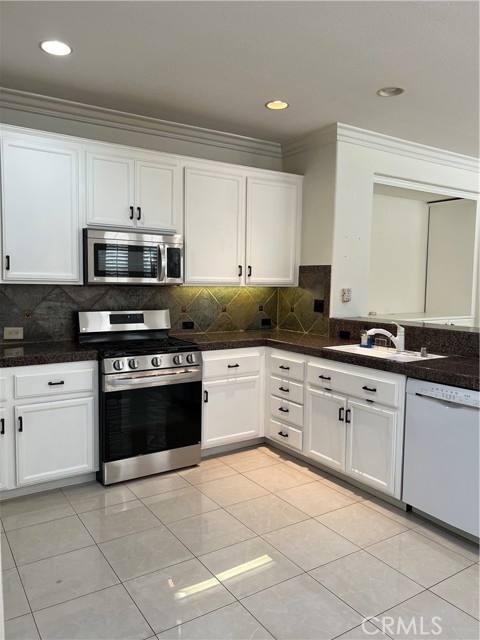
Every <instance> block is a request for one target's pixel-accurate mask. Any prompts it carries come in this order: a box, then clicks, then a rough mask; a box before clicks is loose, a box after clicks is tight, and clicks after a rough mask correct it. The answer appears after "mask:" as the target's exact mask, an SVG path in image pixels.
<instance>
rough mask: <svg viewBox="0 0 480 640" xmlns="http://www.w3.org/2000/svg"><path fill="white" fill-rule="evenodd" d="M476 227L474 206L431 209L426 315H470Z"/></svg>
mask: <svg viewBox="0 0 480 640" xmlns="http://www.w3.org/2000/svg"><path fill="white" fill-rule="evenodd" d="M475 226H476V206H475V202H472V201H470V200H453V201H451V202H438V203H435V204H432V205H430V225H429V227H430V229H429V241H428V276H427V297H426V307H425V312H426V314H427V315H430V316H448V315H452V316H462V315H465V316H469V315H470V314H471V313H472V288H473V287H474V286H475V282H474V278H475V267H476V265H475V262H474V256H475Z"/></svg>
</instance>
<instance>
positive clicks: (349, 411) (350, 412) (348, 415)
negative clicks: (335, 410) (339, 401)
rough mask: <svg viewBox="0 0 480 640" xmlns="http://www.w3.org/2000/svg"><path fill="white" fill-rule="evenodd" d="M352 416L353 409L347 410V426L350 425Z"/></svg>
mask: <svg viewBox="0 0 480 640" xmlns="http://www.w3.org/2000/svg"><path fill="white" fill-rule="evenodd" d="M351 414H352V410H351V409H347V412H346V413H345V422H346V423H347V424H350V422H351V420H350V416H351Z"/></svg>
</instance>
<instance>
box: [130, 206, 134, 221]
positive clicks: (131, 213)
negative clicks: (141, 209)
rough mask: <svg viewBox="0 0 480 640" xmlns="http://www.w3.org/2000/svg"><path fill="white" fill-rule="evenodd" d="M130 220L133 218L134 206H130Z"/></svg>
mask: <svg viewBox="0 0 480 640" xmlns="http://www.w3.org/2000/svg"><path fill="white" fill-rule="evenodd" d="M130 220H133V207H130Z"/></svg>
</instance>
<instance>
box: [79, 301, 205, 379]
mask: <svg viewBox="0 0 480 640" xmlns="http://www.w3.org/2000/svg"><path fill="white" fill-rule="evenodd" d="M78 316H79V317H78V321H79V327H80V333H79V341H80V342H82V343H85V342H88V343H89V344H91V345H92V346H94V347H95V348H96V349H97V350H98V352H99V353H100V359H101V368H102V373H104V374H111V373H119V372H123V373H128V372H132V371H152V370H157V369H169V368H177V367H181V366H183V367H185V366H186V367H188V366H195V367H199V366H201V364H202V356H201V354H199V353H197V352H198V351H199V350H200V347H199V346H198V345H196V344H195V343H192V342H188V341H187V340H182V339H181V338H175V337H172V336H169V335H168V329H170V313H169V311H168V309H167V310H158V311H90V312H80V313H79V314H78Z"/></svg>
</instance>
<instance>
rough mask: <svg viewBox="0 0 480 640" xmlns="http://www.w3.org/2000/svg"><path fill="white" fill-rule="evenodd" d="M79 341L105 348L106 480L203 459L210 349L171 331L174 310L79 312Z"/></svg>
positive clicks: (102, 473)
mask: <svg viewBox="0 0 480 640" xmlns="http://www.w3.org/2000/svg"><path fill="white" fill-rule="evenodd" d="M78 320H79V342H82V343H89V344H91V345H92V346H94V347H95V348H96V349H97V350H98V351H99V354H100V403H99V404H100V420H99V426H100V429H99V431H100V470H99V472H98V474H97V477H98V480H99V481H100V482H102V483H103V484H105V485H107V484H112V483H114V482H120V481H122V480H128V479H132V478H138V477H141V476H147V475H151V474H154V473H159V472H162V471H170V470H172V469H178V468H180V467H186V466H190V465H194V464H198V463H199V462H200V441H201V415H202V408H201V400H202V354H201V352H200V351H199V349H198V347H197V345H195V344H193V343H190V342H187V341H184V340H180V339H178V338H173V337H170V336H169V335H168V330H169V329H170V313H169V311H168V310H157V311H154V310H152V311H89V312H83V311H82V312H79V314H78Z"/></svg>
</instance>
